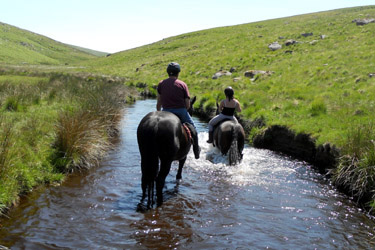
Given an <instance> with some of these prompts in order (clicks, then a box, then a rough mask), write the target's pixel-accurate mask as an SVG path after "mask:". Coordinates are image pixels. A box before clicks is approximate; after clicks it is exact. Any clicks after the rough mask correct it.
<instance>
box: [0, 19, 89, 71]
mask: <svg viewBox="0 0 375 250" xmlns="http://www.w3.org/2000/svg"><path fill="white" fill-rule="evenodd" d="M95 57H96V56H94V55H93V54H90V53H87V52H83V51H82V50H79V49H76V48H73V47H71V46H69V45H66V44H63V43H60V42H57V41H55V40H52V39H50V38H48V37H45V36H42V35H38V34H35V33H32V32H30V31H27V30H23V29H19V28H17V27H14V26H11V25H8V24H5V23H1V22H0V63H4V64H44V65H64V64H70V63H76V62H80V61H82V60H88V59H93V58H95Z"/></svg>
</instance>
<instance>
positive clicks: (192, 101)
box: [190, 96, 197, 105]
mask: <svg viewBox="0 0 375 250" xmlns="http://www.w3.org/2000/svg"><path fill="white" fill-rule="evenodd" d="M196 100H197V97H196V96H194V97H193V99H191V100H190V105H193V104H194V102H195V101H196Z"/></svg>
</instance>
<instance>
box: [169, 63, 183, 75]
mask: <svg viewBox="0 0 375 250" xmlns="http://www.w3.org/2000/svg"><path fill="white" fill-rule="evenodd" d="M180 71H181V67H180V64H178V63H176V62H171V63H170V64H168V67H167V73H168V75H173V76H175V75H177V74H178V73H180Z"/></svg>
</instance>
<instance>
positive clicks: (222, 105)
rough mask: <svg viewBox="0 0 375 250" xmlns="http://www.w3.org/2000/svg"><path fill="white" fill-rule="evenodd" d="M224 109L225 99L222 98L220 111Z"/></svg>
mask: <svg viewBox="0 0 375 250" xmlns="http://www.w3.org/2000/svg"><path fill="white" fill-rule="evenodd" d="M223 109H224V100H222V101H221V102H220V106H219V112H221V111H223Z"/></svg>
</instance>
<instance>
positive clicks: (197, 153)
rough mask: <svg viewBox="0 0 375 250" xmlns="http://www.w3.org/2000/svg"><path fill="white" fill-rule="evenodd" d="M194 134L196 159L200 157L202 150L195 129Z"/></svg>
mask: <svg viewBox="0 0 375 250" xmlns="http://www.w3.org/2000/svg"><path fill="white" fill-rule="evenodd" d="M192 136H193V152H194V156H195V159H199V154H200V152H201V148H200V147H199V140H198V133H197V132H196V131H195V132H194V133H193V135H192Z"/></svg>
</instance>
